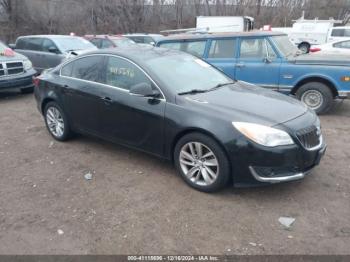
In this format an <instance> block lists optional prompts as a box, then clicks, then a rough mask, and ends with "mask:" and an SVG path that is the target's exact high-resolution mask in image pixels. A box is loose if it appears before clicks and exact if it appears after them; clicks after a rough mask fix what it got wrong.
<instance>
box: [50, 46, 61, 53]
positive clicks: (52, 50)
mask: <svg viewBox="0 0 350 262" xmlns="http://www.w3.org/2000/svg"><path fill="white" fill-rule="evenodd" d="M49 52H50V53H54V54H58V53H59V50H58V49H57V48H56V47H50V48H49Z"/></svg>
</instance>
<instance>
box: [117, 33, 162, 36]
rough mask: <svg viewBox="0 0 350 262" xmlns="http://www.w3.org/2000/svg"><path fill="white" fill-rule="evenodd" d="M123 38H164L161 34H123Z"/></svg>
mask: <svg viewBox="0 0 350 262" xmlns="http://www.w3.org/2000/svg"><path fill="white" fill-rule="evenodd" d="M124 36H151V37H164V36H163V35H161V34H147V33H133V34H124Z"/></svg>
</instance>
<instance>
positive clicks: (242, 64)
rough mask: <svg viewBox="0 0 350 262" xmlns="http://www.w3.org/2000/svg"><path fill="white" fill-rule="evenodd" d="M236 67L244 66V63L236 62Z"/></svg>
mask: <svg viewBox="0 0 350 262" xmlns="http://www.w3.org/2000/svg"><path fill="white" fill-rule="evenodd" d="M236 67H238V68H243V67H245V64H244V63H238V64H236Z"/></svg>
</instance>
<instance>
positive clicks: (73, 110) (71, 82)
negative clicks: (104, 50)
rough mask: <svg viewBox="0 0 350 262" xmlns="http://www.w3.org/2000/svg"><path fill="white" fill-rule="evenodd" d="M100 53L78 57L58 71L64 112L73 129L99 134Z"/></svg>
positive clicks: (100, 97) (102, 61)
mask: <svg viewBox="0 0 350 262" xmlns="http://www.w3.org/2000/svg"><path fill="white" fill-rule="evenodd" d="M103 67H104V56H101V55H93V56H87V57H82V58H80V59H77V60H74V61H73V62H71V63H69V64H67V65H66V66H64V67H63V68H62V70H61V76H62V83H61V85H62V87H61V88H62V93H63V97H64V104H65V108H66V109H67V110H66V113H67V114H68V115H69V118H70V120H71V124H72V125H73V126H74V128H77V129H79V130H82V131H85V132H89V133H92V134H96V135H99V129H100V127H99V119H100V109H101V106H102V105H103V103H104V100H103V99H104V97H105V96H106V94H104V89H103V85H101V82H102V77H101V72H102V70H103Z"/></svg>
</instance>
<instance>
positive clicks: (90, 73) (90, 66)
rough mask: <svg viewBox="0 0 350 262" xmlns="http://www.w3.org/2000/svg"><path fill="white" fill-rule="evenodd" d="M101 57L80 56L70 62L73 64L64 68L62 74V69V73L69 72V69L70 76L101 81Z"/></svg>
mask: <svg viewBox="0 0 350 262" xmlns="http://www.w3.org/2000/svg"><path fill="white" fill-rule="evenodd" d="M103 59H104V57H103V56H88V57H84V58H80V59H78V60H76V61H74V62H72V63H71V64H73V67H72V68H69V67H68V68H64V70H62V74H63V71H64V73H66V74H69V70H71V71H72V73H71V76H72V77H74V78H77V79H83V80H87V81H92V82H97V83H101V82H102V78H101V71H102V68H103Z"/></svg>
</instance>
